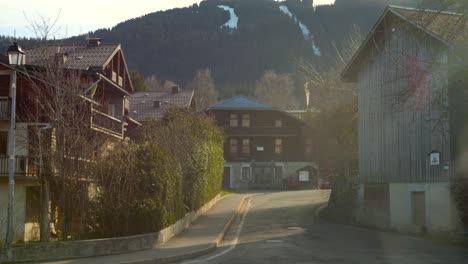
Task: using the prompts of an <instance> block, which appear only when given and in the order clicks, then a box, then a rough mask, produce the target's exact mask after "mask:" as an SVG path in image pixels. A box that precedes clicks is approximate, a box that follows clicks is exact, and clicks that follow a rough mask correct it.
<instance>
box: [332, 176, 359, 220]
mask: <svg viewBox="0 0 468 264" xmlns="http://www.w3.org/2000/svg"><path fill="white" fill-rule="evenodd" d="M357 195H358V180H357V178H356V177H345V176H337V177H335V178H334V181H333V183H332V192H331V194H330V200H329V202H328V208H327V210H326V212H325V215H326V217H328V218H330V219H332V220H334V221H338V222H349V221H352V220H353V213H354V211H355V208H356V201H357Z"/></svg>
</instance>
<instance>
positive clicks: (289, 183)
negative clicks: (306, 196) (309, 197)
mask: <svg viewBox="0 0 468 264" xmlns="http://www.w3.org/2000/svg"><path fill="white" fill-rule="evenodd" d="M298 187H299V184H298V183H297V176H296V175H290V176H289V177H288V178H286V179H284V180H283V188H284V189H296V188H298Z"/></svg>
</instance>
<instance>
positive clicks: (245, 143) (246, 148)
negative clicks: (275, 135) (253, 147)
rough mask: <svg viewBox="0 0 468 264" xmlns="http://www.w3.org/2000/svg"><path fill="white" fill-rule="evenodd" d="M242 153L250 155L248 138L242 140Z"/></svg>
mask: <svg viewBox="0 0 468 264" xmlns="http://www.w3.org/2000/svg"><path fill="white" fill-rule="evenodd" d="M242 153H244V154H250V139H248V138H244V139H243V140H242Z"/></svg>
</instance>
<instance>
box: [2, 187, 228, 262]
mask: <svg viewBox="0 0 468 264" xmlns="http://www.w3.org/2000/svg"><path fill="white" fill-rule="evenodd" d="M221 198H222V197H221V195H219V194H218V195H217V196H216V197H215V198H214V199H212V200H211V201H210V202H208V203H206V204H205V205H204V206H203V207H202V208H200V209H199V210H197V211H196V212H192V213H188V214H186V215H185V217H183V218H182V219H180V220H179V221H177V222H176V223H175V224H173V225H171V226H169V227H167V228H166V229H163V230H161V231H159V232H157V233H150V234H143V235H137V236H129V237H118V238H107V239H95V240H80V241H67V242H51V243H31V244H23V245H15V246H13V254H12V257H11V258H10V259H9V258H7V251H6V248H5V247H1V248H0V263H4V262H38V261H53V260H62V259H73V258H87V257H95V256H104V255H113V254H121V253H127V252H133V251H139V250H145V249H151V248H153V247H157V246H160V245H162V244H164V243H165V242H167V241H168V240H169V239H171V238H172V237H173V236H176V235H177V234H180V233H181V232H182V231H184V230H185V229H187V228H188V227H189V226H190V224H191V223H192V222H193V221H195V220H196V219H197V218H198V217H199V216H200V215H202V214H204V213H205V212H206V211H208V210H209V209H210V208H211V207H212V206H213V205H215V204H216V203H217V202H218V201H219V200H220V199H221Z"/></svg>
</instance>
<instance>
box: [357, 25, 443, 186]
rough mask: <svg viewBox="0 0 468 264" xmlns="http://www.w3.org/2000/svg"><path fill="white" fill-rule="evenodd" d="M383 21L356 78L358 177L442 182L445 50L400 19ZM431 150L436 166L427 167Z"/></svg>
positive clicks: (390, 181)
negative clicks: (438, 161)
mask: <svg viewBox="0 0 468 264" xmlns="http://www.w3.org/2000/svg"><path fill="white" fill-rule="evenodd" d="M383 23H384V28H383V30H384V34H383V38H382V39H379V40H377V41H376V42H375V43H377V44H376V45H375V46H376V48H373V50H372V51H369V53H368V57H367V59H366V61H365V62H364V63H363V64H362V65H361V68H360V70H359V76H358V83H359V84H358V86H359V113H360V125H359V141H360V143H359V148H360V153H359V159H360V176H361V180H362V182H364V183H393V182H425V181H446V180H448V175H449V173H448V170H444V165H446V164H447V165H450V143H449V130H448V129H449V128H448V115H447V86H448V84H447V82H448V79H447V78H448V66H447V50H446V49H445V48H444V47H442V46H441V45H440V44H439V43H438V42H436V41H435V40H434V39H432V38H431V37H429V36H427V35H423V34H422V33H421V32H418V31H416V30H414V29H412V28H411V26H410V25H408V24H405V23H403V22H402V21H401V20H399V19H393V20H391V21H384V22H383ZM411 91H413V92H411ZM402 95H410V96H408V98H407V100H405V99H403V98H405V96H402ZM433 150H437V151H440V152H441V165H440V166H429V163H428V155H429V153H430V152H431V151H433Z"/></svg>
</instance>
